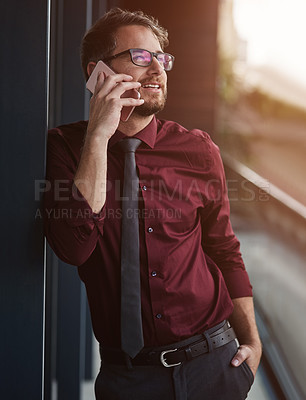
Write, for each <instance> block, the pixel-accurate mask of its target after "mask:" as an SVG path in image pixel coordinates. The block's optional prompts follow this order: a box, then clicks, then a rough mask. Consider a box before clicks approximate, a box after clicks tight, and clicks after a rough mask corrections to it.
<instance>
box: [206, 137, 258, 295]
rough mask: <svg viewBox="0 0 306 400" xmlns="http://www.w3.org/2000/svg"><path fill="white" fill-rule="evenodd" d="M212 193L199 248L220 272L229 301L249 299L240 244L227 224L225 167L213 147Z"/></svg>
mask: <svg viewBox="0 0 306 400" xmlns="http://www.w3.org/2000/svg"><path fill="white" fill-rule="evenodd" d="M212 157H213V163H212V165H213V170H214V174H215V176H214V179H213V180H214V182H215V183H216V185H215V187H214V191H213V192H214V193H213V194H212V195H211V197H210V199H209V202H208V204H207V205H206V207H204V209H205V213H203V218H202V246H203V249H204V251H205V252H206V253H207V254H208V255H209V256H210V257H211V259H212V260H213V261H214V262H215V264H216V265H217V267H218V268H219V269H220V271H221V272H222V275H223V278H224V280H225V283H226V286H227V289H228V291H229V294H230V296H231V298H237V297H247V296H252V286H251V283H250V280H249V277H248V274H247V271H246V268H245V265H244V262H243V259H242V256H241V252H240V243H239V241H238V239H237V237H236V236H235V234H234V232H233V229H232V226H231V222H230V207H229V199H228V195H227V187H226V179H225V174H224V168H223V164H222V160H221V157H220V153H219V149H218V148H217V146H215V145H214V146H213V151H212Z"/></svg>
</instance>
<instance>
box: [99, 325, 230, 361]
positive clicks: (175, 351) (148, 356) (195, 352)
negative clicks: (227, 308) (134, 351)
mask: <svg viewBox="0 0 306 400" xmlns="http://www.w3.org/2000/svg"><path fill="white" fill-rule="evenodd" d="M235 339H236V335H235V332H234V330H233V328H232V327H231V326H230V324H229V322H228V321H227V320H225V321H223V322H222V323H220V324H218V325H216V326H214V327H213V328H210V329H208V330H206V331H205V332H203V333H202V334H198V335H195V336H192V337H190V338H188V339H185V340H182V341H180V342H176V343H172V344H169V345H166V346H160V347H147V348H146V347H145V348H143V349H142V350H141V352H140V353H139V354H138V355H137V356H136V357H135V358H134V359H132V360H129V362H130V363H131V364H132V365H160V366H164V367H172V366H175V365H179V364H181V363H182V362H183V361H188V360H191V359H193V358H195V357H197V356H200V355H202V354H205V353H208V352H209V351H212V350H213V349H215V348H218V347H221V346H223V345H225V344H227V343H229V342H231V341H233V340H235ZM100 355H101V360H102V361H103V362H105V363H107V364H117V365H124V364H126V362H127V357H126V355H125V354H124V352H122V351H121V350H120V349H116V348H110V347H105V346H101V345H100Z"/></svg>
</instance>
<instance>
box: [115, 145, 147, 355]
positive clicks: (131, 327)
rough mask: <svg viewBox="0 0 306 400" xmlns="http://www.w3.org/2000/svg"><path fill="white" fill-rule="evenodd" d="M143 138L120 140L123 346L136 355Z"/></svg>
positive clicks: (139, 322)
mask: <svg viewBox="0 0 306 400" xmlns="http://www.w3.org/2000/svg"><path fill="white" fill-rule="evenodd" d="M140 143H141V140H139V139H136V138H128V139H124V140H122V141H121V142H119V146H120V147H121V149H122V150H123V151H124V153H125V161H124V184H123V198H122V235H121V348H122V350H123V351H124V352H125V353H126V354H128V355H129V356H130V357H131V358H134V357H135V356H136V355H137V354H138V353H139V351H140V350H141V349H142V348H143V345H144V342H143V333H142V319H141V293H140V260H139V220H138V191H139V178H138V175H137V172H136V161H135V151H136V149H137V147H138V146H139V145H140Z"/></svg>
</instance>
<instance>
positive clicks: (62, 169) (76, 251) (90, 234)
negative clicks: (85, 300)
mask: <svg viewBox="0 0 306 400" xmlns="http://www.w3.org/2000/svg"><path fill="white" fill-rule="evenodd" d="M69 150H70V149H69V148H68V149H67V144H66V143H65V142H64V140H62V138H61V137H60V135H56V134H51V135H50V134H49V137H48V155H47V170H46V188H47V190H46V191H45V195H44V203H43V213H44V232H45V235H46V238H47V240H48V242H49V244H50V246H51V248H52V249H53V250H54V252H55V253H56V255H57V256H58V257H59V258H60V259H62V260H63V261H65V262H66V263H68V264H72V265H76V266H80V265H82V264H83V263H84V262H85V261H86V260H87V259H88V258H89V257H90V255H91V254H92V252H93V251H94V249H95V247H96V244H97V241H98V239H99V236H100V235H103V226H104V220H105V214H106V213H105V206H104V207H103V208H102V210H101V211H100V212H99V213H98V214H96V213H94V212H93V211H92V209H91V207H90V205H89V204H88V202H87V201H86V199H85V198H84V197H83V195H82V194H81V192H80V191H79V190H78V188H77V187H76V185H75V184H74V179H73V178H74V175H75V172H76V168H77V160H76V159H75V158H73V157H70V153H71V151H69Z"/></svg>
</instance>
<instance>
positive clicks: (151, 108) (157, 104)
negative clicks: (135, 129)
mask: <svg viewBox="0 0 306 400" xmlns="http://www.w3.org/2000/svg"><path fill="white" fill-rule="evenodd" d="M165 104H166V96H163V98H162V99H159V100H157V99H156V100H155V101H154V100H151V101H147V102H144V103H143V104H142V105H141V106H138V107H135V110H134V113H135V114H137V115H140V116H141V117H149V116H150V115H153V114H157V113H159V112H160V111H162V110H163V109H164V107H165Z"/></svg>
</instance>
